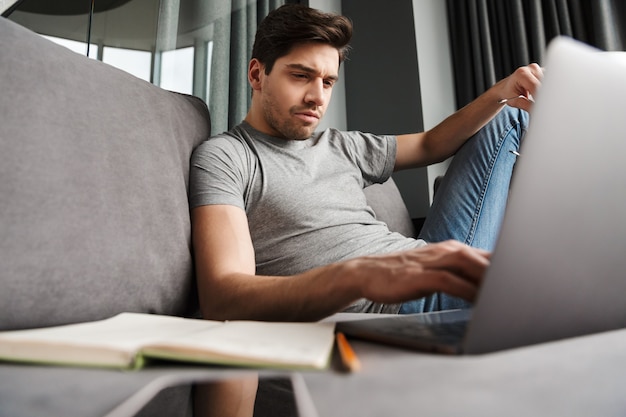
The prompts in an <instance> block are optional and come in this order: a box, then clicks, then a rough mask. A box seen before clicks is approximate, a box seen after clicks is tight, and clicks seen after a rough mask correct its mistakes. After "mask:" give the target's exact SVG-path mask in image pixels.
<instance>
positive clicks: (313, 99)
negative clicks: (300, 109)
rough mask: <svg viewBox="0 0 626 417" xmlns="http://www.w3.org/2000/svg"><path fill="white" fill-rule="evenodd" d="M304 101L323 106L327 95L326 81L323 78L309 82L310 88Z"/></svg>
mask: <svg viewBox="0 0 626 417" xmlns="http://www.w3.org/2000/svg"><path fill="white" fill-rule="evenodd" d="M304 101H305V102H306V103H307V104H314V105H315V106H317V107H321V106H323V105H324V103H325V102H326V95H325V94H324V81H323V80H321V79H315V80H314V81H312V82H310V83H309V84H308V89H307V91H306V94H305V96H304Z"/></svg>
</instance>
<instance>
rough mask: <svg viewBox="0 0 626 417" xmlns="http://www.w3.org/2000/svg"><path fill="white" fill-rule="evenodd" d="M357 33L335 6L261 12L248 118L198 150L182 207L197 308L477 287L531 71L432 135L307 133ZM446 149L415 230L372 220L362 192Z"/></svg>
mask: <svg viewBox="0 0 626 417" xmlns="http://www.w3.org/2000/svg"><path fill="white" fill-rule="evenodd" d="M351 34H352V27H351V24H350V22H349V20H348V19H346V18H345V17H342V16H336V15H332V14H324V13H321V12H319V11H316V10H313V9H309V8H306V7H302V6H293V5H287V6H283V7H281V8H279V9H277V10H275V11H273V12H271V13H270V14H269V16H268V17H267V18H266V19H265V20H264V21H263V22H262V23H261V24H260V26H259V29H258V32H257V35H256V38H255V44H254V47H253V51H252V59H251V60H250V63H249V67H248V79H249V82H250V85H251V87H252V104H251V106H250V109H249V112H248V114H247V116H246V118H245V120H244V121H243V122H242V123H241V124H240V125H239V126H236V127H235V128H233V129H232V130H231V131H229V132H226V133H224V134H221V135H218V136H216V137H213V138H211V139H209V140H208V141H206V142H205V143H203V144H202V145H201V146H199V147H198V148H197V149H196V150H195V152H194V155H193V158H192V168H191V179H190V181H191V196H190V202H191V207H192V213H191V215H192V228H193V230H192V235H193V246H194V251H195V262H196V273H197V279H198V288H199V296H200V303H201V308H202V313H203V315H204V317H205V318H209V319H217V320H226V319H257V320H283V321H298V320H317V319H320V318H323V317H325V316H328V315H330V314H333V313H335V312H338V311H367V312H386V313H408V312H416V311H428V310H433V309H445V308H453V307H459V306H465V305H467V302H471V301H472V300H473V299H474V297H475V296H476V293H477V289H478V287H479V285H480V282H481V278H482V276H483V273H484V271H485V268H486V267H487V266H488V264H489V252H488V250H489V249H491V248H492V246H493V241H494V240H495V237H496V236H497V232H498V230H497V229H498V226H499V221H500V219H501V216H502V212H503V210H504V204H505V202H506V193H507V190H508V185H509V178H510V175H511V171H512V168H513V164H514V162H515V157H516V156H515V154H516V152H517V149H518V147H519V141H520V139H521V137H522V135H523V132H524V130H525V126H526V124H527V114H526V112H525V111H520V110H517V109H515V110H514V109H513V108H512V107H513V106H515V107H518V108H519V109H523V110H529V109H530V104H531V102H532V100H531V97H532V94H533V93H534V92H535V91H536V89H537V88H538V86H539V84H540V80H541V77H542V73H541V68H540V67H539V66H537V65H536V64H533V65H530V66H527V67H522V68H520V69H518V70H517V71H516V72H515V73H514V74H512V75H511V76H510V77H508V78H506V79H504V80H502V81H500V82H498V83H497V84H495V85H494V86H493V87H492V88H490V89H489V90H488V91H487V92H485V93H484V94H483V95H482V96H480V97H479V98H478V99H476V100H475V101H474V102H472V103H471V104H469V105H468V106H466V107H465V108H463V109H461V110H459V111H458V112H457V113H455V114H454V115H452V116H450V117H449V118H448V119H446V120H445V121H443V122H442V123H441V124H440V125H438V126H436V127H435V128H433V129H431V130H430V131H427V132H421V133H415V134H408V135H399V136H379V135H372V134H366V133H360V132H339V131H336V130H332V129H330V130H327V131H325V132H319V133H316V132H315V129H316V127H317V125H318V123H319V121H320V119H321V117H322V116H323V115H324V112H325V111H326V109H327V106H328V104H329V101H330V98H331V93H332V90H333V86H334V85H335V83H336V82H337V80H338V74H339V66H340V64H341V62H342V61H343V59H344V58H345V54H346V51H347V49H348V43H349V41H350V37H351ZM373 88H375V86H373ZM511 97H513V99H510V100H509V101H508V102H507V103H506V104H502V103H500V102H499V101H500V99H503V98H511ZM508 106H511V107H508ZM503 108H507V109H508V110H507V111H502V110H503ZM496 115H498V117H496ZM477 132H478V133H477ZM451 155H456V156H455V158H454V161H453V163H452V164H451V166H450V168H449V170H448V173H447V175H446V178H445V180H444V182H443V183H442V185H441V187H440V189H439V191H438V194H437V198H436V201H435V202H434V204H433V207H432V209H431V212H430V213H429V215H428V217H427V221H426V223H425V225H424V228H423V231H422V233H421V235H420V238H421V239H418V240H415V239H410V238H406V237H403V236H400V235H399V234H396V233H391V232H389V230H388V229H387V227H386V225H384V224H382V223H381V222H379V221H377V220H376V219H375V217H374V216H373V213H372V212H371V210H370V209H369V207H367V205H366V202H365V197H364V194H363V188H364V187H366V186H367V185H370V184H372V183H377V182H378V183H380V182H384V181H386V180H387V179H388V178H389V177H390V175H391V173H392V172H393V170H400V169H406V168H413V167H419V166H426V165H428V164H431V163H436V162H439V161H443V160H445V159H446V158H448V157H450V156H451ZM470 245H471V246H470ZM472 246H477V247H472ZM461 300H466V302H464V301H461Z"/></svg>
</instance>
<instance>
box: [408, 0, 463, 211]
mask: <svg viewBox="0 0 626 417" xmlns="http://www.w3.org/2000/svg"><path fill="white" fill-rule="evenodd" d="M413 13H414V15H415V37H416V44H417V61H418V63H419V77H420V88H421V92H422V109H423V110H422V111H423V119H424V129H430V128H432V127H434V126H435V125H437V124H438V123H439V122H441V121H442V120H443V119H445V118H446V117H448V116H449V115H451V114H452V113H453V112H454V111H455V100H454V79H453V76H452V58H451V53H450V42H449V34H448V18H447V12H446V2H445V1H441V0H413ZM448 164H449V161H445V162H442V163H440V164H436V165H433V166H430V167H428V182H429V187H428V189H429V192H430V201H431V202H432V192H433V184H432V183H433V181H434V179H435V178H436V177H437V176H438V175H441V174H443V173H445V170H446V168H447V166H448Z"/></svg>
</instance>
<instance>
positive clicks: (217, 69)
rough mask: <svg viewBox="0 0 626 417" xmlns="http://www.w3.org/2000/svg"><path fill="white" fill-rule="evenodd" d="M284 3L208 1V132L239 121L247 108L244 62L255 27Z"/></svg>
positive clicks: (246, 64) (245, 62)
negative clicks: (210, 52)
mask: <svg viewBox="0 0 626 417" xmlns="http://www.w3.org/2000/svg"><path fill="white" fill-rule="evenodd" d="M284 3H285V1H284V0H257V1H250V0H232V1H231V0H229V1H216V2H211V3H209V4H211V6H212V7H213V8H214V9H215V10H212V16H221V17H220V18H218V19H216V20H215V32H214V37H213V42H214V46H213V59H212V60H211V81H210V86H211V87H210V93H209V98H208V102H209V110H210V111H211V131H212V132H211V133H212V134H217V133H221V132H224V131H226V130H228V129H230V128H231V127H233V126H234V125H236V124H238V123H239V122H241V121H242V120H243V118H244V117H245V116H246V113H247V111H248V107H249V105H250V97H251V96H250V94H251V93H250V87H249V85H248V72H247V71H248V61H249V60H250V55H251V53H252V45H253V43H254V35H255V33H256V28H257V26H258V24H259V23H260V22H261V20H262V19H263V18H264V17H265V16H267V14H268V13H269V12H270V11H271V10H273V9H275V8H277V7H279V6H280V5H282V4H284Z"/></svg>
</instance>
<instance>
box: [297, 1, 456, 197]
mask: <svg viewBox="0 0 626 417" xmlns="http://www.w3.org/2000/svg"><path fill="white" fill-rule="evenodd" d="M385 4H387V5H388V4H390V3H388V2H383V1H382V0H381V6H383V7H384V5H385ZM391 4H393V3H391ZM309 5H310V6H311V7H314V8H316V9H320V10H324V11H326V12H334V13H341V0H309ZM413 13H414V15H415V36H416V43H417V59H418V64H419V74H418V75H419V78H420V89H421V94H422V107H423V119H424V128H425V129H430V128H431V127H433V126H435V125H436V124H438V123H439V122H441V121H442V120H443V119H445V118H446V117H447V116H449V115H450V114H452V113H453V112H454V110H455V104H454V79H453V77H452V61H451V56H450V42H449V36H448V20H447V13H446V2H445V1H441V0H413ZM340 76H343V73H342V74H340ZM332 100H333V101H332V102H331V105H330V107H329V108H328V111H327V113H326V117H325V118H324V119H323V120H322V122H321V123H320V128H326V127H336V128H339V129H345V127H346V124H347V123H346V112H345V103H346V100H345V86H344V84H343V83H341V82H340V83H339V84H338V85H337V86H336V87H335V89H334V90H333V99H332ZM447 166H448V161H445V162H443V163H441V164H437V165H433V166H431V167H429V168H428V181H429V187H428V188H429V190H430V191H429V192H430V196H429V198H430V201H432V189H433V187H432V183H433V181H434V179H435V177H437V176H438V175H441V174H443V173H444V172H445V170H446V168H447Z"/></svg>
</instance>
